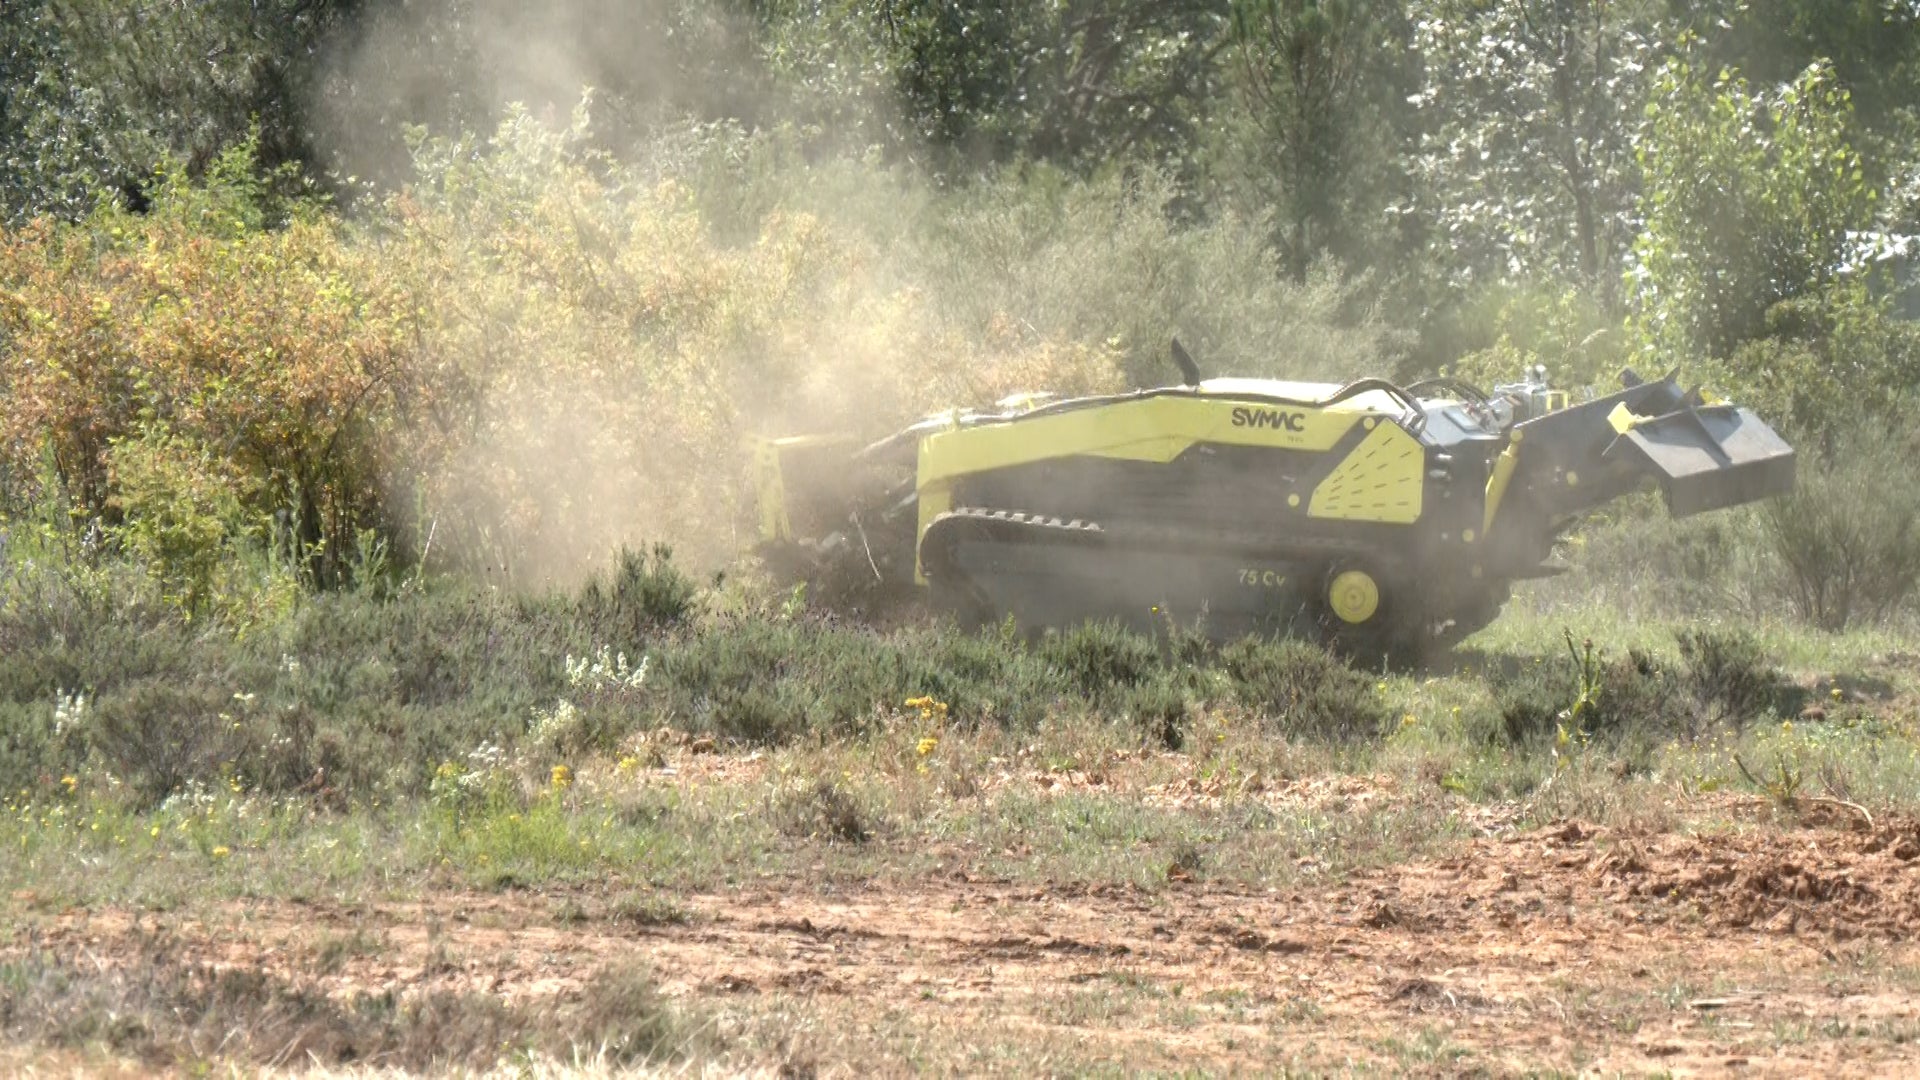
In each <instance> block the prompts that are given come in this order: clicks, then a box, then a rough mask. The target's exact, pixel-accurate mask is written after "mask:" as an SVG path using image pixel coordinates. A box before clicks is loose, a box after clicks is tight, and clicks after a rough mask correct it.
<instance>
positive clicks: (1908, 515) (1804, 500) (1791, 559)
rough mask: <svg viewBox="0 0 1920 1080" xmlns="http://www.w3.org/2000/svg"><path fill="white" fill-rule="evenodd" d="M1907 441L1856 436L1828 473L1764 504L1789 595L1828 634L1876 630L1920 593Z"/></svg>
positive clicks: (1859, 430) (1813, 474)
mask: <svg viewBox="0 0 1920 1080" xmlns="http://www.w3.org/2000/svg"><path fill="white" fill-rule="evenodd" d="M1913 451H1914V446H1913V445H1912V444H1911V440H1910V437H1908V436H1906V435H1905V434H1903V433H1901V432H1897V431H1893V430H1887V429H1883V428H1881V427H1879V426H1878V425H1861V426H1856V427H1854V428H1851V429H1849V430H1847V431H1846V432H1843V433H1842V434H1841V435H1840V436H1839V437H1838V439H1837V441H1836V447H1835V453H1834V455H1833V457H1832V458H1831V459H1830V461H1828V462H1827V463H1825V464H1823V465H1821V466H1819V467H1816V468H1812V469H1806V468H1803V469H1802V470H1801V476H1800V477H1799V481H1798V483H1797V484H1796V485H1795V488H1794V492H1793V494H1792V495H1789V496H1787V497H1785V498H1780V499H1774V500H1772V501H1770V502H1769V503H1767V504H1766V507H1765V520H1766V523H1767V532H1768V536H1769V538H1770V539H1771V540H1772V542H1773V548H1774V551H1775V553H1776V554H1777V555H1778V556H1779V559H1780V561H1781V563H1782V564H1784V566H1785V567H1786V572H1787V584H1788V590H1789V591H1788V595H1789V596H1790V597H1791V598H1792V600H1793V604H1794V607H1795V609H1796V610H1797V611H1798V612H1799V614H1800V615H1801V617H1802V618H1804V619H1806V620H1807V621H1809V622H1811V623H1813V624H1814V625H1815V626H1818V627H1820V628H1821V629H1824V630H1832V631H1839V630H1844V629H1845V628H1846V627H1847V626H1848V625H1849V624H1851V623H1854V622H1856V621H1860V620H1866V621H1878V620H1880V619H1884V618H1886V617H1887V616H1888V615H1890V614H1892V613H1893V612H1894V611H1897V610H1899V609H1900V608H1901V607H1902V606H1903V605H1905V604H1906V603H1907V601H1908V600H1909V599H1911V598H1912V596H1913V594H1914V589H1915V586H1916V585H1917V584H1920V487H1916V486H1915V485H1913V484H1911V483H1903V482H1899V480H1898V479H1897V478H1902V477H1905V476H1907V475H1908V474H1909V473H1910V471H1911V468H1912V458H1913Z"/></svg>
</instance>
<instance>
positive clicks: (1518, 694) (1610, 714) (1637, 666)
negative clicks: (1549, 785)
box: [1494, 644, 1695, 745]
mask: <svg viewBox="0 0 1920 1080" xmlns="http://www.w3.org/2000/svg"><path fill="white" fill-rule="evenodd" d="M1494 707H1495V709H1496V710H1497V711H1498V714H1499V718H1500V726H1499V728H1498V730H1497V731H1496V732H1494V736H1495V739H1496V741H1500V742H1505V743H1507V744H1510V745H1527V744H1531V743H1537V742H1539V741H1540V740H1542V739H1552V738H1556V737H1558V736H1559V735H1560V734H1561V733H1565V734H1567V735H1569V736H1574V737H1580V738H1592V739H1600V740H1604V741H1612V742H1619V741H1622V740H1627V739H1640V740H1648V739H1659V738H1667V737H1671V736H1673V735H1676V734H1690V733H1691V732H1693V730H1694V729H1695V713H1694V710H1693V699H1692V698H1691V697H1690V696H1689V695H1688V694H1687V692H1686V689H1685V687H1684V686H1683V685H1682V684H1681V681H1680V680H1679V678H1678V677H1677V676H1676V675H1675V674H1674V673H1673V672H1672V671H1671V670H1669V669H1668V668H1667V667H1666V666H1665V665H1663V664H1661V663H1660V662H1659V660H1658V658H1656V657H1655V656H1653V655H1652V654H1650V653H1646V652H1642V651H1641V650H1639V649H1629V650H1628V651H1627V654H1626V655H1625V656H1619V657H1614V658H1612V659H1608V658H1606V657H1604V656H1603V655H1601V654H1600V653H1598V652H1597V651H1595V650H1594V649H1593V647H1592V646H1591V644H1588V645H1586V646H1584V651H1582V650H1575V651H1574V653H1573V654H1571V655H1565V654H1557V655H1554V656H1550V657H1541V658H1538V659H1535V660H1534V661H1532V662H1530V663H1529V662H1519V663H1515V664H1513V665H1512V666H1511V667H1510V668H1509V669H1508V670H1507V671H1505V672H1503V673H1502V674H1500V675H1499V676H1497V677H1496V678H1495V679H1494Z"/></svg>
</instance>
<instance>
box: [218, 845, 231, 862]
mask: <svg viewBox="0 0 1920 1080" xmlns="http://www.w3.org/2000/svg"><path fill="white" fill-rule="evenodd" d="M231 854H233V852H232V851H231V850H229V849H228V847H227V845H225V844H221V845H220V846H218V847H216V848H214V849H213V857H214V858H216V859H224V858H226V857H227V856H229V855H231Z"/></svg>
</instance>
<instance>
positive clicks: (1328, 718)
mask: <svg viewBox="0 0 1920 1080" xmlns="http://www.w3.org/2000/svg"><path fill="white" fill-rule="evenodd" d="M1220 667H1221V670H1222V671H1223V672H1225V674H1226V676H1227V678H1228V679H1229V680H1230V682H1231V684H1232V687H1233V697H1234V698H1235V699H1236V700H1238V701H1239V702H1240V703H1241V704H1243V705H1245V706H1247V707H1248V708H1252V709H1256V710H1258V711H1259V713H1260V716H1261V717H1262V718H1263V720H1264V721H1265V722H1266V723H1267V724H1268V725H1269V726H1270V727H1271V728H1272V730H1274V731H1276V732H1278V733H1279V734H1282V735H1285V736H1287V737H1289V738H1304V739H1333V740H1356V739H1371V738H1375V737H1377V736H1379V735H1381V734H1382V733H1384V732H1386V731H1387V730H1388V722H1389V721H1390V720H1391V719H1392V710H1391V709H1390V708H1389V706H1388V704H1387V702H1386V701H1385V700H1383V699H1382V697H1381V695H1380V693H1379V691H1378V690H1377V689H1376V688H1375V686H1374V684H1373V681H1372V680H1370V679H1369V678H1368V677H1367V676H1365V675H1363V674H1361V673H1360V672H1358V671H1355V670H1354V669H1353V668H1351V667H1348V666H1347V665H1346V664H1344V663H1342V662H1341V661H1340V660H1338V659H1336V658H1335V657H1333V656H1332V655H1330V654H1328V652H1327V651H1326V650H1325V649H1322V648H1320V647H1319V646H1317V645H1311V644H1307V643H1305V642H1300V641H1292V640H1279V641H1268V640H1262V639H1258V638H1247V639H1245V640H1242V641H1240V642H1237V643H1235V644H1233V645H1230V646H1228V647H1227V648H1225V649H1223V650H1222V651H1221V654H1220Z"/></svg>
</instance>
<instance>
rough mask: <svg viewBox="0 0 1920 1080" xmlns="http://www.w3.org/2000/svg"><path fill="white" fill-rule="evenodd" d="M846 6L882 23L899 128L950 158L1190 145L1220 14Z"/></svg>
mask: <svg viewBox="0 0 1920 1080" xmlns="http://www.w3.org/2000/svg"><path fill="white" fill-rule="evenodd" d="M858 10H859V11H860V17H861V18H865V19H882V20H884V21H885V22H886V24H887V30H886V33H885V34H884V39H885V40H886V41H887V44H888V51H887V55H886V62H887V64H888V66H889V67H890V68H891V69H892V71H893V72H894V73H895V78H896V80H897V86H898V90H899V92H900V96H901V98H902V101H903V104H904V112H905V114H906V117H907V123H908V125H909V126H910V128H911V129H912V130H913V131H914V132H915V133H916V134H917V135H919V136H920V137H921V139H923V140H925V141H926V142H927V143H930V144H932V145H933V146H935V147H939V148H946V149H950V150H951V151H953V152H954V155H955V158H956V159H957V161H958V162H960V163H968V162H971V161H977V160H979V159H980V157H982V156H986V157H990V158H992V159H996V160H1004V159H1006V158H1009V157H1017V158H1026V159H1030V160H1039V161H1054V162H1062V163H1067V164H1083V163H1090V162H1098V161H1101V160H1102V159H1104V158H1106V157H1108V156H1109V155H1111V154H1113V153H1114V152H1115V151H1116V150H1120V151H1122V152H1128V153H1132V154H1137V155H1139V156H1140V157H1141V158H1143V159H1145V160H1155V159H1161V160H1165V159H1166V158H1169V157H1174V156H1176V155H1178V154H1179V152H1180V151H1182V150H1183V149H1186V148H1188V147H1189V146H1190V145H1191V139H1192V131H1193V128H1194V127H1195V126H1196V124H1197V122H1198V120H1199V118H1200V117H1201V116H1202V115H1203V109H1204V105H1205V101H1206V98H1207V95H1208V94H1209V92H1210V91H1211V90H1212V88H1213V79H1214V77H1215V69H1214V65H1213V43H1214V42H1215V41H1216V40H1217V38H1218V35H1219V31H1220V22H1221V19H1220V12H1219V7H1218V5H1216V4H1213V3H1209V2H1206V0H1172V2H1167V3H1158V4H1136V3H1128V2H1126V0H1066V2H1063V3H1057V4H969V5H954V4H946V3H935V2H927V0H909V2H907V3H903V4H899V5H897V6H895V7H893V8H889V9H887V10H885V11H884V12H880V11H872V12H869V11H867V10H865V9H858Z"/></svg>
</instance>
